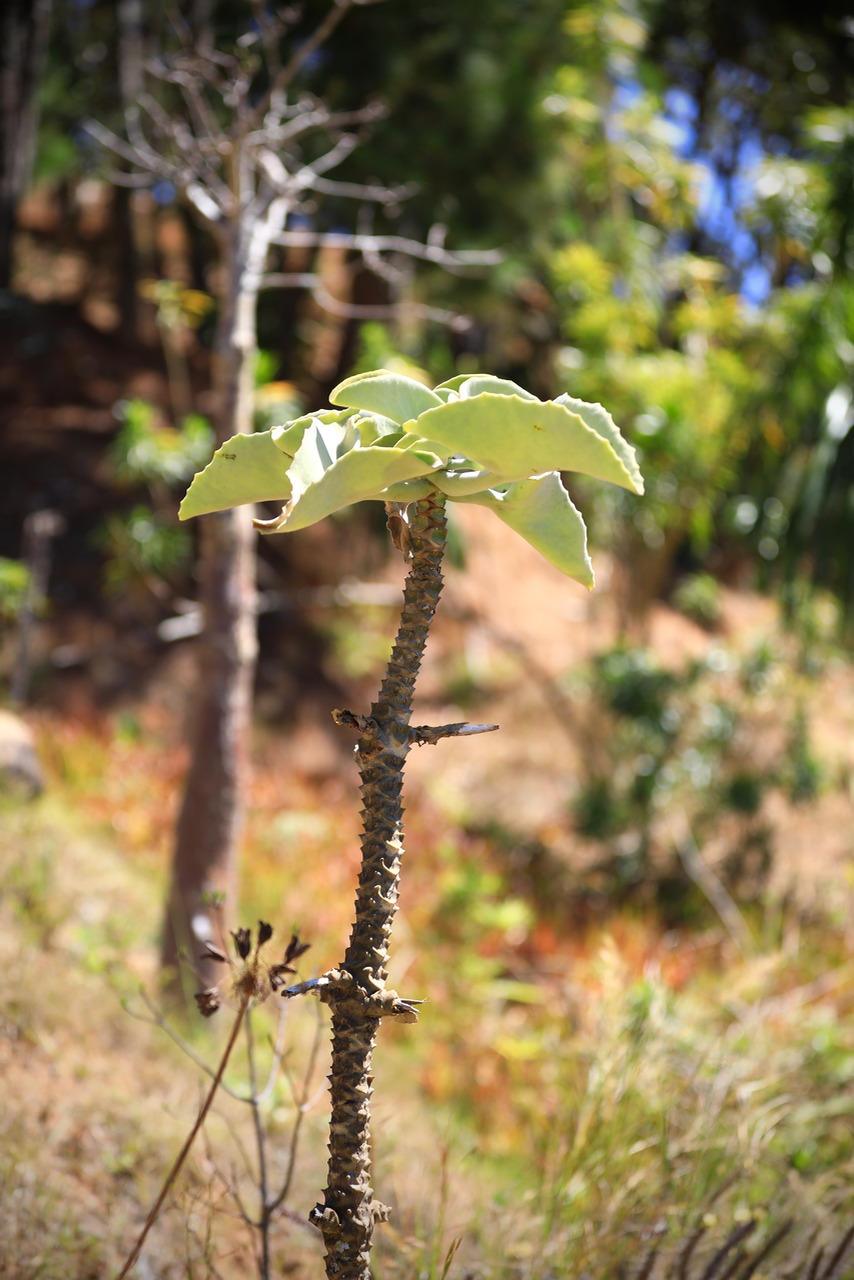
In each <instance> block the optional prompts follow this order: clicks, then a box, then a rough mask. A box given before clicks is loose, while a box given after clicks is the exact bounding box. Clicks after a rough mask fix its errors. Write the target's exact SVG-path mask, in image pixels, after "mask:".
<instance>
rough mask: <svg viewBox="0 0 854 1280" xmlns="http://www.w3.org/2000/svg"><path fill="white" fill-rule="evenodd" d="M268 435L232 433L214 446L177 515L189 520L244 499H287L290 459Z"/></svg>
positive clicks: (248, 500) (240, 502)
mask: <svg viewBox="0 0 854 1280" xmlns="http://www.w3.org/2000/svg"><path fill="white" fill-rule="evenodd" d="M270 436H271V433H270V432H269V431H261V432H258V433H257V434H256V435H252V436H244V435H239V436H234V437H233V438H232V439H231V440H227V441H226V443H225V444H224V445H223V446H222V448H220V449H217V451H216V453H215V454H214V456H213V458H212V459H211V461H210V462H209V463H208V465H207V466H206V467H205V469H204V471H200V472H199V473H198V475H196V476H195V477H194V478H193V482H192V484H191V485H190V487H189V489H188V490H187V493H186V496H185V498H184V501H183V502H182V503H181V507H180V510H179V512H178V514H179V516H180V518H181V519H182V520H189V519H190V518H191V517H192V516H203V515H207V514H208V512H210V511H225V510H226V509H227V508H228V507H239V506H241V505H242V504H243V503H245V502H268V501H273V500H275V499H281V500H282V501H285V500H287V499H288V498H289V497H290V496H291V481H290V477H289V476H288V468H289V467H290V465H291V461H290V458H288V457H287V455H286V454H284V453H282V452H281V451H280V450H279V449H277V448H276V446H275V444H274V443H273V441H272V440H271V438H270Z"/></svg>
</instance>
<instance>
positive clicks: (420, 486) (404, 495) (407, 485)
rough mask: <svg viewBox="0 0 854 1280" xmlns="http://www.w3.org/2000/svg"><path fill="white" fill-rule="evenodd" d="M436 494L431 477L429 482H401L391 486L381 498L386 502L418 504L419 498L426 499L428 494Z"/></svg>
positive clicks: (383, 492)
mask: <svg viewBox="0 0 854 1280" xmlns="http://www.w3.org/2000/svg"><path fill="white" fill-rule="evenodd" d="M434 474H436V473H435V472H434ZM435 492H436V486H435V485H434V484H433V476H432V475H431V476H430V479H429V480H401V481H400V483H399V484H390V485H389V487H388V488H387V489H383V491H382V493H381V494H379V497H381V498H382V499H383V501H385V502H417V501H418V499H419V498H426V497H427V495H428V493H435Z"/></svg>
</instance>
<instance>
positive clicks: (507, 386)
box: [436, 373, 537, 400]
mask: <svg viewBox="0 0 854 1280" xmlns="http://www.w3.org/2000/svg"><path fill="white" fill-rule="evenodd" d="M443 390H448V391H456V392H458V393H459V397H460V399H461V400H468V399H470V398H471V397H472V396H479V395H482V394H483V393H484V392H485V391H489V392H491V393H492V394H493V395H496V396H519V397H520V398H521V399H522V400H536V398H537V397H536V396H532V395H531V393H530V391H526V390H525V388H524V387H520V386H519V385H518V383H516V382H511V381H510V380H509V379H508V378H496V377H493V375H492V374H491V373H460V374H457V376H456V377H455V378H449V379H448V381H447V382H443V383H441V384H440V386H438V387H437V388H436V392H437V394H438V393H439V391H443Z"/></svg>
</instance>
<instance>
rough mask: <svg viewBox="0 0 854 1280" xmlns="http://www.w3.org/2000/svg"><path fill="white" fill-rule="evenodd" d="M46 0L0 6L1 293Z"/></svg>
mask: <svg viewBox="0 0 854 1280" xmlns="http://www.w3.org/2000/svg"><path fill="white" fill-rule="evenodd" d="M50 10H51V0H4V3H3V4H2V5H0V289H8V288H9V285H10V283H11V279H12V232H13V230H14V227H15V213H16V211H17V208H18V201H19V200H20V199H21V196H22V195H23V194H24V192H25V191H26V189H27V187H28V186H29V182H30V178H31V177H32V171H33V161H34V159H35V154H36V141H37V135H38V120H39V113H38V101H37V98H36V91H37V89H38V85H39V80H40V79H41V75H42V71H43V67H44V59H45V54H46V52H47V38H48V31H49V28H50Z"/></svg>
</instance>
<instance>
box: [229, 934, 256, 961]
mask: <svg viewBox="0 0 854 1280" xmlns="http://www.w3.org/2000/svg"><path fill="white" fill-rule="evenodd" d="M231 936H232V938H234V947H235V950H236V951H237V954H238V955H239V956H240V959H241V960H246V959H247V958H248V956H249V952H250V951H251V950H252V931H251V930H250V929H232V931H231Z"/></svg>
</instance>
